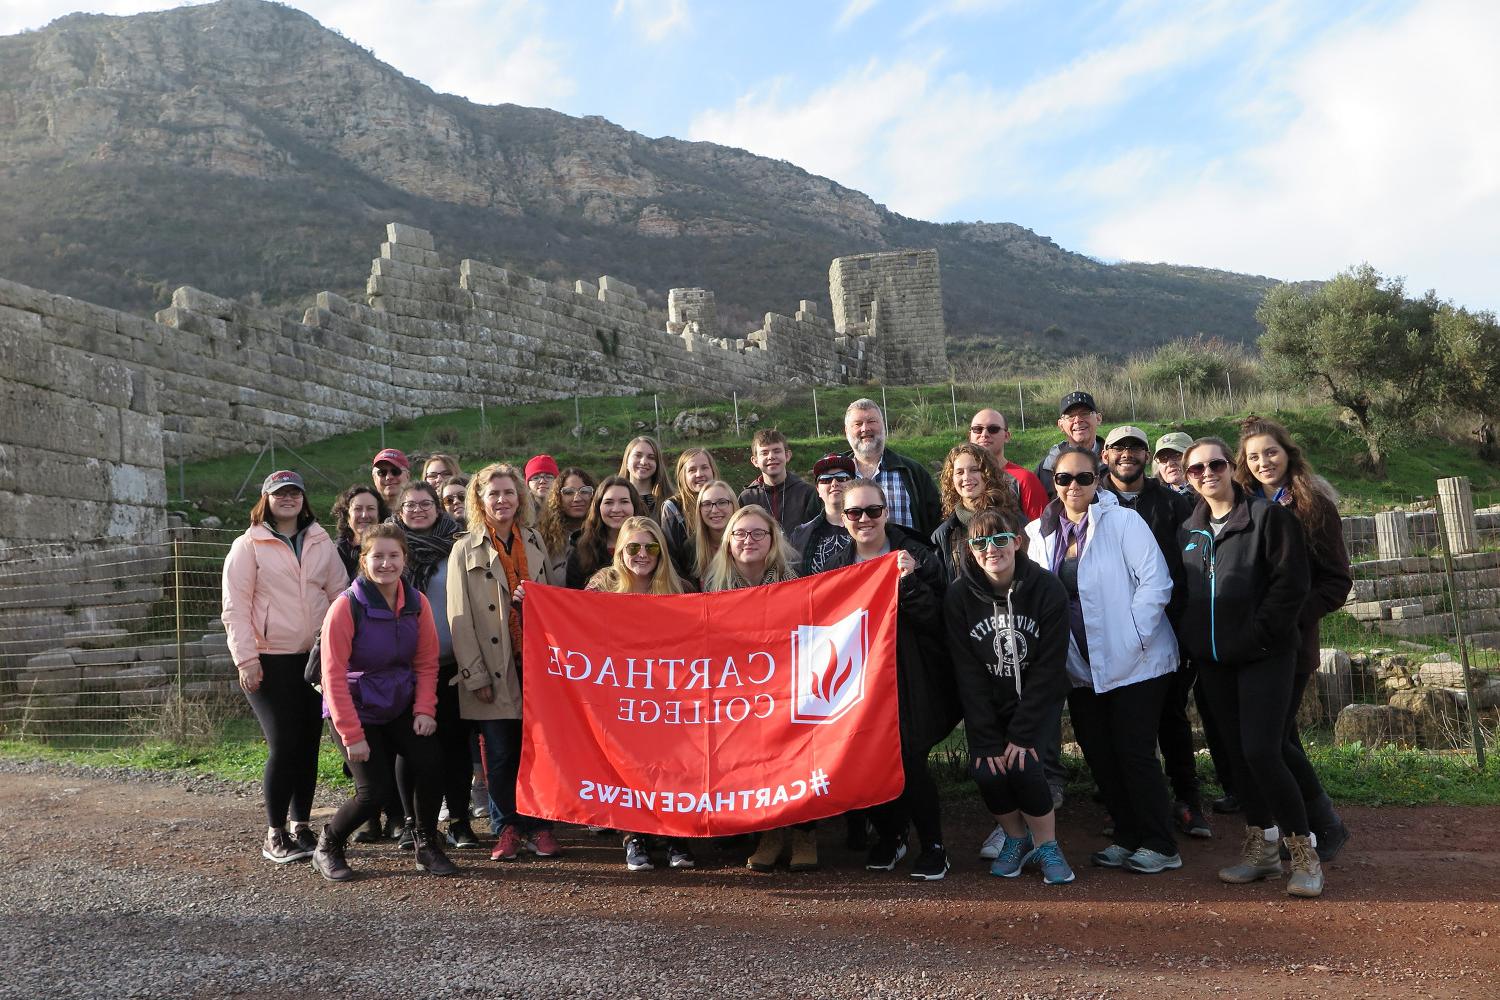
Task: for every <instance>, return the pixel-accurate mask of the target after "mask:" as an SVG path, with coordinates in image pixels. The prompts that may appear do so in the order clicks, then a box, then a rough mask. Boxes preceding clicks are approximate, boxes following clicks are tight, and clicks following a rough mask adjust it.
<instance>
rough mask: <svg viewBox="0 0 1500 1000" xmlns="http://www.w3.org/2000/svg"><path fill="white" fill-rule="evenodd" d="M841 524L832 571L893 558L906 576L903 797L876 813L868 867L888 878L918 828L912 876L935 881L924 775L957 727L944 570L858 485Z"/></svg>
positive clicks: (932, 787)
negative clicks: (944, 632)
mask: <svg viewBox="0 0 1500 1000" xmlns="http://www.w3.org/2000/svg"><path fill="white" fill-rule="evenodd" d="M843 516H844V523H845V525H846V526H847V527H848V529H849V536H850V538H851V539H852V540H853V544H852V545H851V546H850V547H849V548H847V549H845V550H843V551H842V552H840V553H839V555H838V556H836V557H835V558H834V559H833V560H831V561H830V562H829V564H828V566H827V568H828V569H830V570H833V569H839V568H840V567H843V566H852V565H854V564H855V563H858V562H865V561H867V560H870V559H878V558H880V557H881V556H883V555H886V554H888V553H891V552H894V553H896V565H897V567H898V568H899V570H900V572H901V584H900V589H899V590H898V592H897V602H898V603H897V629H896V690H897V701H898V703H899V705H900V717H901V763H902V768H903V770H904V771H905V774H906V790H905V791H904V792H902V793H901V796H900V797H899V798H897V799H895V800H894V801H892V802H889V803H887V804H886V805H883V806H878V807H876V808H875V809H873V810H871V820H872V822H873V823H874V826H875V833H876V839H875V844H874V846H872V847H871V848H870V853H869V856H868V857H867V858H866V861H865V867H866V868H867V869H869V870H870V871H891V870H892V869H894V868H895V867H896V865H897V863H898V862H900V860H901V859H902V858H904V857H905V856H906V837H907V827H908V826H909V825H914V826H915V827H916V828H917V837H918V839H919V841H920V842H921V853H920V854H919V855H918V857H917V860H916V863H915V864H914V865H912V871H911V876H912V878H915V879H921V880H923V881H937V880H938V879H941V878H943V876H945V875H947V874H948V867H949V865H948V852H947V851H946V850H945V849H944V848H943V826H942V806H941V804H940V803H939V801H938V791H937V785H936V784H935V783H934V782H933V780H932V772H931V771H929V770H928V768H927V755H928V754H929V753H930V752H931V751H932V748H933V747H934V746H936V745H937V744H938V743H939V742H941V741H942V740H943V739H944V738H945V737H947V735H948V734H949V733H950V732H952V731H953V727H954V726H955V725H957V724H958V719H959V715H960V713H959V708H958V696H957V692H956V691H955V690H954V687H953V675H952V671H951V669H950V668H949V667H948V665H947V663H946V658H945V657H943V656H942V655H941V654H939V653H933V654H932V655H930V657H929V652H928V651H929V650H942V648H943V647H942V642H941V638H940V629H941V627H942V593H943V588H944V582H943V569H942V564H941V563H939V562H938V560H937V557H936V556H934V555H933V554H932V550H931V549H929V548H928V547H927V545H926V544H925V543H924V542H923V541H922V539H921V538H920V537H919V536H918V535H917V534H916V533H915V532H913V531H911V530H909V529H907V528H904V527H902V526H901V525H899V524H891V523H890V517H889V514H888V512H887V505H886V497H885V491H884V490H883V489H881V488H880V485H879V484H878V483H874V482H871V481H869V480H866V479H857V480H855V481H854V482H853V484H852V485H850V486H848V487H847V488H846V489H845V490H844V512H843Z"/></svg>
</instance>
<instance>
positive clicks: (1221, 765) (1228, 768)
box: [1193, 677, 1239, 795]
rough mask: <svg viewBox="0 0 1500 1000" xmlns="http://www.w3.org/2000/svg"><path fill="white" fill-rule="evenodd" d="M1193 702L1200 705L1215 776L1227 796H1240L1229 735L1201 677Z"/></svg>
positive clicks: (1204, 739) (1205, 741)
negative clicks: (1210, 701)
mask: <svg viewBox="0 0 1500 1000" xmlns="http://www.w3.org/2000/svg"><path fill="white" fill-rule="evenodd" d="M1193 700H1194V701H1196V702H1197V703H1198V718H1199V719H1200V720H1202V722H1203V742H1204V743H1206V744H1208V757H1209V759H1210V760H1212V761H1213V762H1214V775H1215V776H1217V777H1218V779H1219V787H1220V788H1222V789H1224V794H1225V795H1238V794H1239V793H1238V792H1237V791H1236V788H1237V787H1238V785H1237V781H1236V779H1235V774H1234V760H1233V756H1232V755H1231V754H1230V752H1229V734H1228V733H1227V732H1226V731H1225V729H1224V726H1223V724H1222V723H1221V722H1220V721H1219V718H1218V716H1216V715H1214V710H1213V707H1212V706H1211V705H1209V703H1208V695H1206V694H1204V693H1203V680H1202V678H1201V677H1200V678H1199V680H1198V683H1197V684H1195V685H1194V686H1193Z"/></svg>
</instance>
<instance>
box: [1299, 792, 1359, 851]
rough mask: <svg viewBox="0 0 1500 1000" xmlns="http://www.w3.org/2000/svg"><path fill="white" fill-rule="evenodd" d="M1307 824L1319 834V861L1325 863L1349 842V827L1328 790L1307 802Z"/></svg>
mask: <svg viewBox="0 0 1500 1000" xmlns="http://www.w3.org/2000/svg"><path fill="white" fill-rule="evenodd" d="M1307 825H1308V826H1310V827H1312V832H1313V833H1316V834H1317V835H1318V861H1320V862H1321V863H1323V864H1325V865H1326V864H1328V863H1329V862H1330V861H1332V860H1333V859H1334V858H1336V857H1338V853H1339V851H1340V850H1342V849H1343V847H1344V845H1345V844H1346V843H1348V842H1349V828H1348V827H1347V826H1345V825H1344V821H1343V820H1342V819H1340V818H1339V814H1338V811H1337V810H1335V809H1334V808H1333V800H1332V799H1330V798H1329V797H1328V795H1327V793H1326V792H1325V793H1324V794H1323V795H1320V796H1318V798H1316V799H1314V800H1313V801H1312V802H1309V803H1308V804H1307Z"/></svg>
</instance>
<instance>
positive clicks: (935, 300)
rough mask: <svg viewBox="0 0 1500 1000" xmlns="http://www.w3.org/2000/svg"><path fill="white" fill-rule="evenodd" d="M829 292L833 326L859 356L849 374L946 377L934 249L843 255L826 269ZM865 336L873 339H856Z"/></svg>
mask: <svg viewBox="0 0 1500 1000" xmlns="http://www.w3.org/2000/svg"><path fill="white" fill-rule="evenodd" d="M828 294H829V297H830V299H831V300H832V302H833V326H834V329H835V330H836V331H837V332H838V333H840V334H842V335H843V338H844V339H843V340H841V341H840V342H839V346H840V349H841V350H845V351H847V352H849V353H850V354H851V355H854V356H855V359H856V360H855V365H854V367H853V368H852V369H851V370H850V371H849V372H848V375H849V377H851V378H853V379H875V380H877V381H886V380H887V376H888V375H894V376H896V377H897V378H898V379H899V380H900V381H901V382H904V383H908V384H910V383H920V382H941V381H944V380H945V379H947V378H948V354H947V350H946V348H945V346H944V329H943V289H942V283H941V281H940V280H939V277H938V255H937V251H936V250H898V251H894V252H889V253H866V254H857V255H855V256H852V257H839V258H838V259H836V260H835V261H834V262H833V264H832V265H831V266H830V267H829V269H828ZM865 337H868V338H871V341H870V342H866V343H864V344H860V343H855V341H858V340H859V339H860V338H865ZM870 347H873V348H874V350H870V349H869V348H870Z"/></svg>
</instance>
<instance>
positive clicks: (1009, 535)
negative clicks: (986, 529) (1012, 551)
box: [969, 531, 1016, 552]
mask: <svg viewBox="0 0 1500 1000" xmlns="http://www.w3.org/2000/svg"><path fill="white" fill-rule="evenodd" d="M1015 540H1016V533H1015V532H1014V531H1001V532H999V533H997V534H994V535H975V536H974V537H973V538H971V539H969V548H971V549H973V550H974V551H975V552H983V551H984V550H985V549H987V548H996V549H1008V548H1010V543H1011V542H1014V541H1015Z"/></svg>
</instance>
